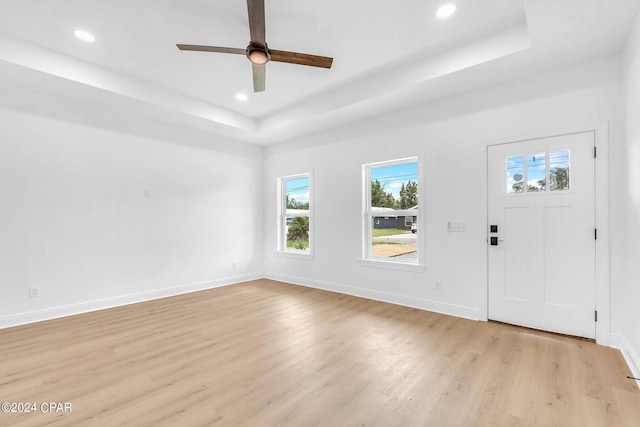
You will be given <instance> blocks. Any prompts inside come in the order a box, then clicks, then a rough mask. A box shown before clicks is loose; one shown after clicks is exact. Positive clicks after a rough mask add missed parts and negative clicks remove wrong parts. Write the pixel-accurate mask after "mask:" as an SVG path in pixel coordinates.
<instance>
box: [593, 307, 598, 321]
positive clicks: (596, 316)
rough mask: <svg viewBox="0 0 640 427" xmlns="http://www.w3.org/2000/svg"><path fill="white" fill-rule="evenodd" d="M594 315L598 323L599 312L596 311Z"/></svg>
mask: <svg viewBox="0 0 640 427" xmlns="http://www.w3.org/2000/svg"><path fill="white" fill-rule="evenodd" d="M594 313H595V320H596V322H597V321H598V310H596V311H595V312H594Z"/></svg>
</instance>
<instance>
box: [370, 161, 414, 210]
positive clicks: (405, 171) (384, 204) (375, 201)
mask: <svg viewBox="0 0 640 427" xmlns="http://www.w3.org/2000/svg"><path fill="white" fill-rule="evenodd" d="M414 206H418V163H417V162H414V163H404V164H401V165H393V166H381V167H377V168H376V167H372V168H371V207H375V208H390V209H409V208H412V207H414Z"/></svg>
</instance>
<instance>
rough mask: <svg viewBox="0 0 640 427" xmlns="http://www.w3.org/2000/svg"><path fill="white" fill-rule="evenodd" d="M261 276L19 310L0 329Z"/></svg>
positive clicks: (0, 320) (4, 318)
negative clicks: (20, 311)
mask: <svg viewBox="0 0 640 427" xmlns="http://www.w3.org/2000/svg"><path fill="white" fill-rule="evenodd" d="M262 278H264V274H262V273H251V274H244V275H238V276H232V277H225V278H222V279H215V280H208V281H204V282H197V283H189V284H186V285H179V286H172V287H169V288H164V289H155V290H153V291H146V292H139V293H135V294H129V295H122V296H117V297H113V298H105V299H101V300H93V301H86V302H82V303H78V304H70V305H64V306H58V307H51V308H46V309H43V310H36V311H30V312H25V313H17V314H12V315H9V316H2V317H0V329H4V328H11V327H14V326H20V325H26V324H29V323H36V322H42V321H45V320H52V319H58V318H60V317H67V316H73V315H76V314H82V313H88V312H92V311H98V310H105V309H108V308H114V307H119V306H123V305H129V304H136V303H139V302H145V301H151V300H155V299H160V298H167V297H172V296H176V295H182V294H188V293H191V292H198V291H204V290H207V289H213V288H219V287H222V286H229V285H234V284H237V283H241V282H247V281H250V280H257V279H262Z"/></svg>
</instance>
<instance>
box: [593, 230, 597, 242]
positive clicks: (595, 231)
mask: <svg viewBox="0 0 640 427" xmlns="http://www.w3.org/2000/svg"><path fill="white" fill-rule="evenodd" d="M593 238H594V239H595V240H598V229H597V228H594V229H593Z"/></svg>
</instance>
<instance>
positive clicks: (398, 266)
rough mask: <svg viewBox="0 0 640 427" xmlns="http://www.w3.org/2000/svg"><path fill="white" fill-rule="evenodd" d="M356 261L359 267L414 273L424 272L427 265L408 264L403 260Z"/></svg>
mask: <svg viewBox="0 0 640 427" xmlns="http://www.w3.org/2000/svg"><path fill="white" fill-rule="evenodd" d="M357 263H358V265H359V266H361V267H371V268H384V269H387V270H401V271H410V272H414V273H424V272H425V270H426V269H427V267H426V266H424V265H419V264H409V263H405V262H393V261H383V260H377V259H359V260H358V261H357Z"/></svg>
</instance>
